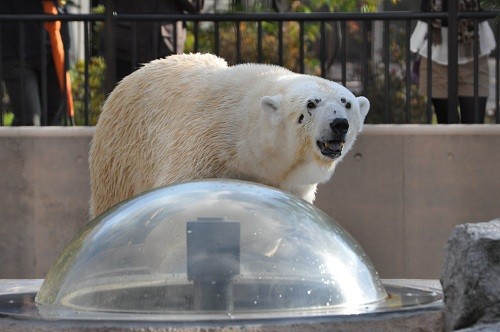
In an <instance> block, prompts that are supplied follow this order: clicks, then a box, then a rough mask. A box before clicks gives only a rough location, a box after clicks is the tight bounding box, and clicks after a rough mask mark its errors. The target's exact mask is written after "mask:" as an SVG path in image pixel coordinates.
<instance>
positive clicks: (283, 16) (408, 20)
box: [0, 11, 500, 125]
mask: <svg viewBox="0 0 500 332" xmlns="http://www.w3.org/2000/svg"><path fill="white" fill-rule="evenodd" d="M498 13H499V12H498V11H483V12H474V13H467V14H465V13H457V12H454V13H451V12H450V13H422V12H379V13H307V14H306V13H253V14H249V13H244V14H240V13H232V14H154V15H146V14H133V15H132V14H129V15H125V14H121V15H120V14H116V13H113V12H112V11H108V13H107V14H79V15H73V14H72V15H59V16H57V17H50V16H46V15H24V16H19V15H0V32H1V29H2V25H3V23H4V22H7V21H16V22H19V24H20V25H21V26H22V25H23V24H24V23H26V22H30V21H31V22H32V21H38V22H40V24H42V23H43V22H44V21H53V20H61V21H67V22H72V23H73V24H81V25H83V31H84V36H83V41H82V43H83V45H84V52H83V53H84V56H83V59H82V60H83V64H84V65H83V84H82V85H81V87H80V89H81V90H83V93H82V94H81V95H82V97H81V100H79V102H80V105H81V108H80V109H79V110H78V111H79V112H81V113H82V115H81V118H82V120H81V121H80V123H81V124H83V125H90V124H92V119H91V113H92V112H98V111H99V110H98V109H92V107H91V102H92V96H91V94H92V91H91V90H92V88H91V86H90V83H89V82H90V80H91V78H92V77H91V75H92V73H91V68H90V66H91V59H92V58H93V57H94V56H97V54H96V52H95V51H94V50H93V49H92V47H91V44H92V43H93V39H95V38H97V37H96V35H95V34H94V33H93V29H92V28H93V26H94V25H95V24H96V23H97V22H104V24H105V28H104V30H103V31H102V32H101V33H102V34H104V36H105V37H106V38H105V44H104V49H103V51H104V52H103V53H102V55H103V56H104V59H105V63H106V75H105V86H104V90H105V91H104V92H103V93H104V94H107V93H109V92H110V91H111V90H112V89H113V88H114V86H115V84H116V82H115V76H114V72H115V70H114V69H115V65H114V61H115V47H116V45H115V30H114V29H115V25H116V24H117V22H120V21H121V22H125V21H127V22H132V24H133V26H134V25H135V24H139V23H140V22H146V21H147V22H156V23H157V24H160V23H161V22H174V21H183V22H185V23H186V24H187V25H188V30H189V32H190V35H191V36H192V42H191V43H190V46H189V47H188V49H187V51H192V52H210V53H214V54H217V55H222V56H225V55H229V57H230V58H231V59H230V60H229V61H228V62H230V64H235V63H240V62H248V61H252V62H268V63H274V64H277V65H282V66H286V67H293V68H291V69H292V70H294V71H297V72H302V73H309V74H315V75H318V76H322V77H326V78H329V79H332V80H335V81H338V82H340V83H341V84H343V85H346V86H347V87H348V88H351V89H352V90H354V92H355V93H356V94H363V95H365V96H367V97H368V98H369V99H370V100H371V102H372V109H371V111H370V113H369V117H368V119H367V121H368V122H371V123H432V121H433V112H432V104H431V102H430V99H431V98H427V97H430V96H421V95H419V94H418V92H417V91H416V89H415V83H414V82H413V81H412V63H413V61H414V55H413V54H412V53H411V52H410V47H409V46H410V36H411V33H412V29H413V26H414V25H415V23H416V21H417V20H423V21H430V20H432V19H437V18H440V19H447V20H448V21H449V22H450V23H449V25H450V26H453V22H455V23H456V22H457V20H458V19H460V18H471V19H474V20H476V22H478V21H479V20H484V19H494V18H496V17H497V16H498ZM491 24H492V28H493V30H494V32H495V36H496V42H497V47H498V45H499V44H500V42H499V36H500V22H499V21H498V20H492V21H491ZM476 25H477V23H476ZM269 26H272V27H273V29H272V30H273V32H272V34H274V35H273V42H274V44H272V43H271V46H272V47H273V49H274V52H271V53H272V54H271V55H269V50H268V49H269V45H266V43H268V39H269V38H268V37H269V35H268V34H269V33H270V32H269V31H268V30H267V29H268V28H269ZM249 28H251V30H252V31H251V33H252V38H248V33H249V30H250V29H249ZM291 30H293V31H294V34H293V35H292V34H291V33H290V31H291ZM132 31H134V29H133V30H132ZM311 31H313V32H311ZM449 33H450V34H455V35H456V30H454V29H453V28H450V29H449ZM475 33H476V39H477V29H476V32H475ZM20 38H22V36H21V34H20ZM40 38H41V40H44V38H45V36H44V35H43V33H42V34H41V36H40ZM456 39H457V38H450V39H449V40H450V43H449V59H448V60H449V66H448V75H449V79H448V93H449V95H448V100H449V109H450V110H453V109H455V110H456V109H457V108H458V95H457V92H458V90H457V89H458V86H457V73H458V63H457V49H458V45H457V43H458V41H457V40H456ZM131 40H132V43H133V44H134V43H135V44H134V45H136V41H137V37H136V36H131ZM207 40H208V42H207ZM228 40H231V42H228ZM249 40H250V41H252V43H250V44H249ZM290 44H293V47H292V46H290ZM474 44H475V52H474V57H475V58H476V60H477V58H478V51H477V50H478V43H474ZM266 47H267V50H266ZM332 48H333V49H334V50H333V51H332ZM249 50H251V51H250V52H249ZM0 53H2V45H1V44H0ZM135 53H136V52H132V54H131V58H132V59H131V60H132V61H134V60H135V59H134V57H135V56H136V54H135ZM249 53H251V54H250V55H249ZM429 54H430V53H429ZM499 54H500V52H498V51H497V50H496V51H494V52H493V54H492V55H491V56H490V62H491V64H492V69H493V73H492V75H491V77H492V78H491V82H489V83H490V86H491V89H490V90H491V91H492V93H490V97H489V103H488V105H489V106H488V111H489V114H488V117H487V118H488V119H487V122H491V123H500V110H499V106H500V101H499V86H500V84H499V83H500V74H499V73H500V70H499ZM476 62H477V61H476ZM290 64H291V65H290ZM428 70H429V73H430V70H431V66H429V69H428ZM477 70H478V68H477V65H476V66H475V74H474V85H475V89H474V90H475V92H476V94H475V101H476V102H475V109H476V113H477V109H478V103H477V99H478V95H477V91H478V89H477V86H478V84H479V82H478V73H477ZM1 75H2V61H0V76H1ZM427 76H428V80H429V82H428V83H429V84H428V86H431V84H430V83H431V82H430V80H432V77H431V75H427ZM42 85H43V82H42ZM42 90H44V89H43V88H42ZM428 94H429V95H432V90H431V89H430V90H429V91H428ZM42 103H43V101H42ZM2 107H3V108H2V113H3V112H5V103H2ZM42 108H43V109H44V111H46V105H45V106H44V107H42ZM94 108H95V107H94ZM0 118H1V117H0ZM65 123H67V124H69V123H71V122H70V121H66V122H65Z"/></svg>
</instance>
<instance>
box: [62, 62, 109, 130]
mask: <svg viewBox="0 0 500 332" xmlns="http://www.w3.org/2000/svg"><path fill="white" fill-rule="evenodd" d="M88 70H89V73H88V74H89V105H88V108H89V109H88V111H89V124H90V125H92V126H93V125H95V124H96V123H97V119H98V117H99V114H100V112H101V107H102V105H103V104H104V100H105V88H104V80H105V74H106V63H105V62H104V58H102V57H99V56H94V57H92V58H91V59H90V63H89V68H88ZM70 75H71V81H72V85H71V90H72V92H73V99H74V105H75V124H76V125H84V124H85V114H84V112H85V105H84V98H85V95H84V94H85V85H84V84H85V63H84V61H83V60H79V61H78V62H77V63H76V64H75V66H74V67H73V68H72V69H71V70H70Z"/></svg>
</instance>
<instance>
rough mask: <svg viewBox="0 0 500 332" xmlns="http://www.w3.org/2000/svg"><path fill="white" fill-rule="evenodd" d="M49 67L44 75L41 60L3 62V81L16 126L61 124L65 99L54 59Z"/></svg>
mask: <svg viewBox="0 0 500 332" xmlns="http://www.w3.org/2000/svg"><path fill="white" fill-rule="evenodd" d="M46 64H47V66H46V68H45V72H44V71H42V68H41V60H40V59H39V58H36V59H26V60H25V61H24V62H22V61H21V60H19V59H7V60H5V61H3V64H2V71H3V80H4V82H5V87H6V88H7V92H8V94H9V98H10V102H11V105H12V111H13V113H14V120H13V123H12V125H13V126H38V125H49V126H57V125H61V123H62V114H63V108H64V103H65V98H64V96H63V93H62V92H61V90H60V87H59V81H58V79H57V74H56V71H55V67H54V62H53V60H52V58H51V57H50V56H48V57H47V61H46ZM44 74H45V75H44ZM43 76H45V77H43Z"/></svg>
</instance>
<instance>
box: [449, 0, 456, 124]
mask: <svg viewBox="0 0 500 332" xmlns="http://www.w3.org/2000/svg"><path fill="white" fill-rule="evenodd" d="M457 23H458V1H448V123H452V122H454V121H456V114H458V113H457V111H458V38H457V36H458V24H457Z"/></svg>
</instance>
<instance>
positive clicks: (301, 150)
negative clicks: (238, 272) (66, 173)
mask: <svg viewBox="0 0 500 332" xmlns="http://www.w3.org/2000/svg"><path fill="white" fill-rule="evenodd" d="M369 108H370V103H369V101H368V99H366V98H365V97H355V96H354V95H353V94H352V93H351V92H350V91H349V90H347V89H346V88H345V87H343V86H342V85H340V84H337V83H334V82H332V81H329V80H326V79H323V78H319V77H315V76H310V75H304V74H296V73H293V72H291V71H289V70H287V69H285V68H282V67H279V66H275V65H263V64H241V65H235V66H228V65H227V63H226V61H225V60H223V59H221V58H219V57H216V56H215V55H211V54H181V55H172V56H169V57H166V58H164V59H159V60H154V61H152V62H150V63H149V64H146V65H145V66H143V67H142V68H141V69H139V70H137V71H135V72H134V73H132V74H130V75H129V76H127V77H125V78H124V79H123V80H122V81H121V82H120V83H119V84H118V86H117V87H116V88H115V89H114V90H113V92H112V93H111V94H110V95H109V97H108V98H107V100H106V102H105V104H104V106H103V109H102V113H101V115H100V117H99V120H98V123H97V125H96V128H95V133H94V137H93V140H92V144H91V149H90V156H89V163H90V177H91V200H90V215H91V217H95V216H97V215H99V214H101V213H102V212H104V211H106V210H107V209H109V208H110V207H112V206H113V205H115V204H117V203H119V202H120V201H123V200H125V199H127V198H129V197H132V196H134V195H136V194H139V193H142V192H144V191H146V190H148V189H151V188H155V187H159V186H162V185H167V184H171V183H176V182H182V181H188V180H194V179H206V178H228V179H240V180H247V181H253V182H259V183H262V184H265V185H269V186H273V187H277V188H280V189H282V190H285V191H287V192H290V193H292V194H295V195H297V196H299V197H301V198H303V199H304V200H306V201H309V202H311V203H312V202H313V201H314V198H315V194H316V186H317V184H318V183H323V182H326V181H328V180H329V179H330V177H331V176H332V173H333V171H334V169H335V166H336V165H337V164H338V163H339V162H340V160H341V159H342V157H343V156H344V155H345V154H346V153H347V151H348V150H349V149H350V148H351V146H352V145H353V143H354V141H355V139H356V136H357V134H358V133H359V132H360V131H361V129H362V126H363V121H364V118H365V116H366V114H367V113H368V110H369Z"/></svg>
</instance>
